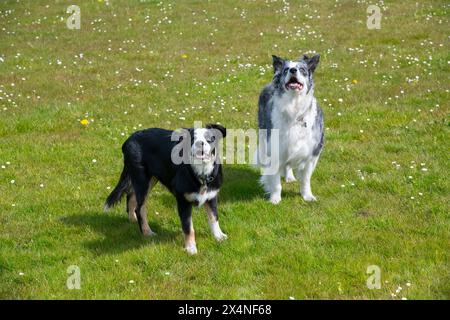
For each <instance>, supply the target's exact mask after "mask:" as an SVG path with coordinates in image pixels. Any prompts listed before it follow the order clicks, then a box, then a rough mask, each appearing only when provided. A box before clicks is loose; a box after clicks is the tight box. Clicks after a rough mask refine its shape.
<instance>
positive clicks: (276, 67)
mask: <svg viewBox="0 0 450 320" xmlns="http://www.w3.org/2000/svg"><path fill="white" fill-rule="evenodd" d="M272 63H273V73H277V72H279V71H281V69H282V68H283V64H284V60H283V59H282V58H280V57H277V56H275V55H272Z"/></svg>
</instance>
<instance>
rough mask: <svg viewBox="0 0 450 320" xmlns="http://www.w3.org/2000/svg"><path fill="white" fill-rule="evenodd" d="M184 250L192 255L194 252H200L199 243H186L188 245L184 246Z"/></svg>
mask: <svg viewBox="0 0 450 320" xmlns="http://www.w3.org/2000/svg"><path fill="white" fill-rule="evenodd" d="M184 250H186V251H187V253H189V254H190V255H194V254H197V253H198V250H197V245H195V244H189V245H186V247H184Z"/></svg>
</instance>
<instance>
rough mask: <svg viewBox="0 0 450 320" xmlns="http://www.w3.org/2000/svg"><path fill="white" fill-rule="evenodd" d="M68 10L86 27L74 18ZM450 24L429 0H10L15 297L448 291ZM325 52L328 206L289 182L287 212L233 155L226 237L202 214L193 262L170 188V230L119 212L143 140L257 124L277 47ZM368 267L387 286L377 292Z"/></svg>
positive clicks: (9, 259)
mask: <svg viewBox="0 0 450 320" xmlns="http://www.w3.org/2000/svg"><path fill="white" fill-rule="evenodd" d="M71 4H77V5H78V6H79V7H80V9H81V29H80V30H69V29H68V28H67V27H66V19H67V17H69V15H70V14H68V13H66V8H67V7H68V6H69V5H71ZM369 4H378V5H379V6H380V8H381V13H382V21H381V29H379V30H369V29H368V28H367V26H366V20H367V16H368V14H367V12H366V10H367V7H368V6H369ZM449 16H450V6H449V4H448V1H431V0H428V1H372V2H371V1H364V0H360V1H344V0H339V1H289V2H288V1H237V0H236V1H208V2H207V1H161V2H160V1H157V0H141V1H137V0H121V1H119V0H109V1H106V0H95V1H94V0H92V1H88V0H79V1H66V0H59V1H56V0H54V1H50V0H47V1H40V0H39V1H38V0H36V1H24V0H4V1H1V3H0V166H1V168H0V298H4V299H29V298H33V299H41V298H42V299H86V298H87V299H91V298H94V299H101V298H107V299H119V298H125V299H221V298H230V299H236V298H239V299H290V298H291V299H292V298H295V299H318V298H322V299H402V298H407V299H432V298H433V299H450V271H449V270H450V215H449V174H448V172H449V169H450V168H449V158H448V155H449V153H448V152H449V147H450V143H449V118H448V116H449V89H450V87H449V83H450V81H449V80H450V77H449V75H450V72H449V71H450V62H449V61H450V54H449V52H450V50H449V49H450V48H449V47H450V45H449V33H448V31H449V30H450V23H449ZM313 51H316V52H318V53H320V54H321V62H320V64H319V66H318V68H317V71H316V73H315V84H316V90H315V94H316V97H317V98H318V101H319V102H320V103H321V106H322V108H323V109H324V113H325V126H326V144H325V149H324V151H323V153H322V156H321V159H320V161H319V163H318V166H317V169H316V172H315V173H314V175H313V178H312V189H313V192H314V193H315V195H316V196H317V198H318V202H316V203H306V202H304V201H303V200H302V198H301V197H300V196H299V195H298V191H299V187H298V185H297V184H283V195H282V196H283V200H282V202H281V203H280V204H279V205H278V206H273V205H271V204H270V203H268V202H267V200H266V199H265V198H264V194H263V191H262V189H261V187H260V186H259V185H258V183H257V180H258V175H259V172H258V171H257V170H255V169H254V168H252V167H251V166H249V165H232V164H228V165H225V168H224V175H225V184H224V187H223V189H222V190H221V193H220V198H219V202H220V205H219V210H220V215H221V216H220V220H221V226H222V229H223V230H224V232H225V233H227V234H228V236H229V238H228V240H227V241H226V242H224V243H221V244H218V243H216V242H215V240H214V238H213V237H212V236H211V234H210V232H209V229H208V225H207V219H206V214H205V213H204V210H203V209H202V208H201V209H195V212H194V224H195V228H196V234H197V245H198V249H199V254H198V255H196V256H189V255H187V254H186V253H185V252H184V251H183V249H182V248H183V247H182V244H183V236H182V233H181V226H180V223H179V219H178V216H177V214H176V208H175V205H176V203H175V200H174V198H173V197H172V196H171V195H170V194H169V193H168V192H167V191H166V190H165V189H163V188H162V187H161V186H160V185H158V187H156V189H155V190H154V191H153V194H152V196H151V198H150V201H149V206H148V211H149V221H150V226H151V228H152V229H153V230H155V231H156V232H157V233H158V235H157V236H156V237H154V238H150V239H148V238H144V237H142V236H141V235H140V234H139V232H138V227H137V225H135V224H131V223H129V222H128V217H127V215H126V213H125V212H124V206H125V204H124V203H123V205H121V206H120V207H118V208H117V209H114V210H113V211H111V212H109V213H104V212H103V203H104V200H105V198H106V196H107V195H108V194H109V192H110V189H111V188H112V187H114V185H115V183H116V182H117V179H118V177H119V174H120V170H121V169H122V154H121V150H120V147H121V145H122V143H123V142H124V141H125V139H126V137H127V136H128V135H129V134H131V133H132V132H133V131H135V130H138V129H140V128H146V127H155V126H157V127H164V128H171V129H175V128H179V127H191V126H193V123H194V121H195V120H199V121H203V123H207V122H219V123H221V124H223V125H225V126H226V127H228V128H243V129H248V128H256V112H257V99H258V95H259V92H260V90H261V88H262V87H263V86H264V85H265V84H266V83H268V82H269V81H270V80H271V77H272V66H271V54H277V55H279V56H282V57H287V58H291V59H294V58H297V57H300V56H301V55H302V54H303V53H306V52H313ZM83 119H87V120H88V121H89V124H88V125H83V124H81V123H80V121H81V120H83ZM71 265H76V266H78V267H79V268H80V275H81V289H80V290H69V289H68V288H67V286H66V280H67V277H68V276H69V275H68V273H67V268H68V267H69V266H71ZM370 265H377V266H379V268H380V270H381V289H373V290H370V289H368V287H367V285H366V280H367V278H368V277H369V275H368V274H367V273H366V270H367V267H368V266H370Z"/></svg>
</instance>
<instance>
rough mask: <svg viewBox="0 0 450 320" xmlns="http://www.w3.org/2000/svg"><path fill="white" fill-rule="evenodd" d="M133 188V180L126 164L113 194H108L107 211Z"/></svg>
mask: <svg viewBox="0 0 450 320" xmlns="http://www.w3.org/2000/svg"><path fill="white" fill-rule="evenodd" d="M130 188H131V180H130V176H129V174H128V171H127V167H126V166H124V168H123V171H122V174H121V175H120V179H119V182H118V183H117V186H116V187H115V188H114V190H113V191H112V192H111V194H110V195H109V196H108V198H107V199H106V202H105V211H107V210H108V209H109V208H112V207H114V206H115V205H116V204H117V203H119V201H120V199H122V197H123V194H124V193H126V192H128V191H129V190H130Z"/></svg>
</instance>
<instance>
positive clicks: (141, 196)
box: [105, 124, 227, 254]
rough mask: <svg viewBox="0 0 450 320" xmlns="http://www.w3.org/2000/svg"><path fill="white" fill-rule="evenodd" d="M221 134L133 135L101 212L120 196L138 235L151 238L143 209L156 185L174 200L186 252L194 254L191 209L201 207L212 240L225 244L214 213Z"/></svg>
mask: <svg viewBox="0 0 450 320" xmlns="http://www.w3.org/2000/svg"><path fill="white" fill-rule="evenodd" d="M225 135H226V129H225V128H224V127H222V126H221V125H218V124H209V125H206V127H205V128H195V129H194V128H191V129H183V130H180V131H175V132H174V131H170V130H165V129H159V128H150V129H146V130H141V131H137V132H135V133H133V134H132V135H131V136H130V137H129V138H128V139H127V141H125V143H124V144H123V146H122V152H123V157H124V168H123V171H122V174H121V176H120V179H119V182H118V184H117V186H116V187H115V189H114V190H113V191H112V192H111V194H110V195H109V196H108V198H107V199H106V204H105V209H108V208H110V207H112V206H114V205H115V204H117V203H118V202H119V201H120V199H121V198H122V196H123V195H124V194H126V196H127V206H126V209H127V212H128V216H129V219H130V220H131V221H137V222H138V224H139V228H140V230H141V232H142V234H143V235H145V236H152V235H154V234H155V233H154V232H153V231H152V230H151V229H150V226H149V225H148V222H147V210H146V208H145V206H146V202H147V198H148V193H149V192H150V191H151V189H152V188H153V187H154V186H155V184H156V183H157V182H158V181H159V182H161V183H162V184H163V185H164V186H165V187H166V188H167V189H168V190H169V191H170V192H171V193H172V194H173V195H174V196H175V198H176V200H177V207H178V214H179V217H180V220H181V227H182V229H183V233H184V236H185V249H186V251H187V252H188V253H190V254H196V253H197V245H196V242H195V233H194V227H193V223H192V206H193V205H197V206H201V205H204V206H205V209H206V213H207V215H208V221H209V226H210V228H211V231H212V234H213V236H214V237H215V238H216V240H217V241H222V240H225V239H226V238H227V235H226V234H224V233H223V232H222V230H221V229H220V226H219V221H218V212H217V194H218V192H219V189H220V187H221V185H222V181H223V178H222V165H221V164H220V156H219V154H218V147H217V146H218V143H219V139H221V138H223V137H225ZM181 160H182V161H181Z"/></svg>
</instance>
